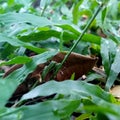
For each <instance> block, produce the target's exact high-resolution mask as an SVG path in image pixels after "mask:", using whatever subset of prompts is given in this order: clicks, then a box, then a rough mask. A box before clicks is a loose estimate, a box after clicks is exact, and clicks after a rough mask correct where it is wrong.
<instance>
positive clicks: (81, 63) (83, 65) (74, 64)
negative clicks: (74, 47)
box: [53, 52, 97, 81]
mask: <svg viewBox="0 0 120 120" xmlns="http://www.w3.org/2000/svg"><path fill="white" fill-rule="evenodd" d="M65 55H66V52H60V53H58V54H57V55H55V56H54V57H53V60H54V61H56V62H57V63H60V62H61V61H62V60H63V58H64V57H65ZM96 61H97V58H92V57H90V56H84V55H80V54H77V53H71V55H70V56H69V57H68V59H67V60H66V62H65V63H64V64H63V67H62V68H61V69H60V70H59V71H58V74H57V76H56V79H57V80H58V81H62V80H66V79H70V77H71V75H72V74H73V73H75V79H78V78H79V77H81V76H82V75H84V74H86V73H87V72H89V71H90V70H91V69H92V68H93V66H94V65H95V63H96Z"/></svg>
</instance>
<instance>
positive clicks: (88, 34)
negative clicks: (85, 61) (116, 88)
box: [0, 0, 120, 120]
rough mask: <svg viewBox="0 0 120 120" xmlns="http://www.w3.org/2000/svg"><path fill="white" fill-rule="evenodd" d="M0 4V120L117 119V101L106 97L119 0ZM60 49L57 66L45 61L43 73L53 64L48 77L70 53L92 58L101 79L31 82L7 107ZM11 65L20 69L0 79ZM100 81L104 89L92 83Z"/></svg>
mask: <svg viewBox="0 0 120 120" xmlns="http://www.w3.org/2000/svg"><path fill="white" fill-rule="evenodd" d="M0 4H1V5H0V51H1V52H0V66H1V71H0V120H10V119H13V120H28V119H29V120H38V119H40V120H48V119H49V120H72V119H75V120H85V119H90V120H101V119H105V120H119V118H120V113H119V112H118V111H119V109H120V105H119V101H117V100H116V99H115V98H114V97H113V96H112V95H111V94H110V93H109V90H110V89H111V87H112V86H113V85H114V84H116V83H119V72H120V65H119V61H120V48H119V44H120V40H119V37H120V28H119V23H120V21H119V18H120V12H119V11H120V1H119V0H114V1H113V0H71V1H69V0H26V1H24V0H21V1H19V0H0ZM61 51H67V54H66V56H65V58H64V59H63V60H62V62H61V63H60V64H57V63H51V64H50V65H51V66H52V67H51V66H48V68H46V71H45V72H48V71H47V70H48V69H49V68H53V66H54V65H55V67H54V74H53V78H54V76H55V75H56V74H57V72H58V71H59V69H60V68H61V67H62V65H63V64H64V62H66V60H67V58H68V57H69V55H70V54H71V52H75V53H78V54H82V55H91V56H92V55H93V56H96V57H98V58H99V60H101V61H100V66H102V67H104V73H103V74H104V75H103V74H100V75H98V74H96V73H93V72H92V73H89V74H88V75H87V79H86V80H85V81H82V80H76V81H75V80H65V81H63V82H57V81H55V80H53V79H51V80H49V81H48V82H46V83H44V84H40V85H37V86H36V83H35V84H34V85H33V86H32V89H30V90H29V91H28V92H27V93H26V94H23V95H22V97H20V98H19V99H17V101H14V103H10V102H11V100H10V98H11V97H12V95H13V93H14V92H15V90H16V89H17V87H18V86H19V85H20V84H21V83H23V82H25V80H26V78H27V76H28V75H29V74H30V73H32V72H33V71H34V70H35V68H36V66H38V65H40V64H46V63H47V62H50V60H51V58H52V57H53V56H55V55H56V54H57V53H58V52H61ZM32 55H34V56H33V57H30V56H32ZM14 64H18V65H19V64H23V65H22V67H20V68H19V69H17V70H15V71H13V72H12V73H11V74H9V75H8V76H7V77H5V78H3V77H4V74H5V71H4V70H6V69H5V67H8V66H12V65H14ZM98 66H99V65H98ZM71 78H73V79H74V75H73V77H71ZM103 78H104V82H103V83H104V85H102V86H101V85H100V86H99V84H96V83H94V81H95V80H97V81H99V80H100V79H103ZM54 79H55V78H54ZM99 83H101V81H99ZM39 98H40V100H39ZM9 104H12V106H9Z"/></svg>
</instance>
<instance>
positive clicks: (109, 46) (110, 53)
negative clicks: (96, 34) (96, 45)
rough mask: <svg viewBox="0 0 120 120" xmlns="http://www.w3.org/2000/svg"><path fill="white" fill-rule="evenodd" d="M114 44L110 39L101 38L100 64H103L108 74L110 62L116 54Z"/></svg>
mask: <svg viewBox="0 0 120 120" xmlns="http://www.w3.org/2000/svg"><path fill="white" fill-rule="evenodd" d="M116 49H117V47H116V44H115V42H113V41H112V40H107V39H102V40H101V56H102V64H103V65H104V68H105V72H106V74H107V75H109V72H110V69H111V64H112V63H113V61H114V58H115V54H116Z"/></svg>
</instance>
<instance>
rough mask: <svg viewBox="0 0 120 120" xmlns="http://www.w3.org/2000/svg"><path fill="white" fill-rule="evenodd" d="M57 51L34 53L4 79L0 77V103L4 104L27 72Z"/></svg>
mask: <svg viewBox="0 0 120 120" xmlns="http://www.w3.org/2000/svg"><path fill="white" fill-rule="evenodd" d="M56 54H57V52H53V51H52V52H45V53H42V54H40V55H36V56H34V57H33V58H32V60H31V61H30V62H28V63H26V64H25V65H23V67H21V68H19V69H17V70H16V71H14V72H12V73H11V74H10V75H9V76H7V77H5V78H4V79H0V92H1V94H0V105H1V107H2V106H4V105H5V104H6V102H7V100H8V99H9V98H10V97H11V95H12V94H13V92H14V91H15V89H16V88H17V86H18V85H19V84H20V83H21V82H23V81H24V80H25V78H26V77H27V76H28V74H29V73H31V72H32V71H33V70H34V69H35V68H36V66H37V65H38V64H42V63H45V62H47V60H49V59H50V58H51V57H53V56H54V55H56ZM2 91H4V92H2Z"/></svg>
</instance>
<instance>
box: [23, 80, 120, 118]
mask: <svg viewBox="0 0 120 120" xmlns="http://www.w3.org/2000/svg"><path fill="white" fill-rule="evenodd" d="M53 86H54V87H53ZM55 93H56V94H60V95H64V96H65V99H67V100H69V99H70V100H82V101H81V102H82V103H84V104H82V106H80V107H79V108H78V109H77V112H78V111H79V112H81V111H83V110H87V111H90V112H91V109H90V108H93V109H92V112H93V111H94V112H96V113H102V114H105V115H106V116H107V117H108V118H111V117H112V118H114V119H116V120H119V119H118V118H119V117H120V114H119V112H118V110H119V109H120V106H119V105H115V104H113V103H112V102H114V101H113V100H115V99H114V98H113V97H112V96H111V95H110V94H109V93H107V92H105V91H104V90H102V89H101V88H100V87H98V86H96V85H92V84H88V83H86V82H83V81H72V80H66V81H63V82H55V81H49V82H47V83H45V84H43V85H40V86H38V87H36V88H35V89H33V90H32V91H30V92H29V93H27V94H25V95H23V97H22V100H26V99H32V98H34V97H38V96H49V95H52V94H55ZM84 100H85V101H86V102H87V101H91V102H90V103H91V104H89V105H88V104H87V103H86V102H84ZM108 108H109V109H108Z"/></svg>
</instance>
